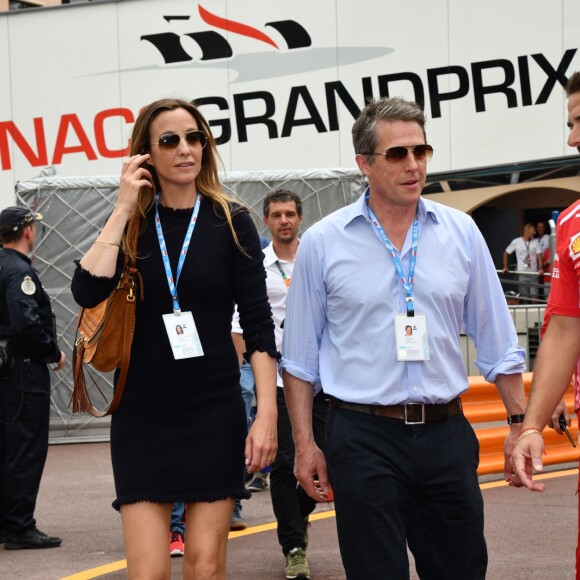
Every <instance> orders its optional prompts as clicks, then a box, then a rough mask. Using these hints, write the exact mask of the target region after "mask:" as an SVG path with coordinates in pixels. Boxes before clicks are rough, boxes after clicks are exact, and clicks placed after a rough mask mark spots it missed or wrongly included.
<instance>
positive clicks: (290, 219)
mask: <svg viewBox="0 0 580 580" xmlns="http://www.w3.org/2000/svg"><path fill="white" fill-rule="evenodd" d="M262 219H263V221H264V224H265V225H266V227H267V228H268V230H269V231H270V235H271V237H272V242H271V243H270V245H268V246H267V247H266V248H264V268H265V270H266V287H267V290H268V298H269V300H270V306H271V307H272V318H273V319H274V327H275V335H276V348H277V349H278V350H279V351H281V350H282V336H283V332H284V330H283V328H284V319H285V316H286V297H287V295H288V289H289V287H290V283H291V280H292V273H293V270H294V259H295V257H296V252H297V250H298V244H299V239H298V233H299V229H300V224H301V223H302V200H301V199H300V196H298V195H297V194H296V193H294V192H291V191H288V190H284V189H277V190H275V191H272V192H270V193H269V194H268V195H266V197H265V198H264V202H263V218H262ZM241 333H242V329H241V327H240V325H239V318H238V317H237V312H236V314H234V319H233V321H232V335H233V338H234V343H236V344H238V345H239V344H240V340H241ZM242 344H243V343H242ZM237 348H238V349H239V346H238V347H237ZM277 383H278V393H277V403H278V454H277V456H276V460H275V461H274V463H273V464H272V466H271V471H270V493H271V498H272V507H273V509H274V515H275V516H276V520H277V522H278V528H277V533H278V542H279V543H280V546H281V547H282V552H283V554H284V556H285V558H286V570H285V573H286V578H289V579H293V578H304V579H305V578H310V570H309V565H308V561H307V558H306V547H307V544H308V525H309V524H308V516H309V515H310V513H312V511H313V510H314V508H315V507H316V501H315V500H314V499H312V498H311V497H310V496H309V495H308V494H306V493H305V492H304V490H303V489H302V487H300V486H299V485H297V480H296V478H295V476H294V453H295V450H294V442H293V440H292V427H291V423H290V418H289V416H288V410H287V408H286V401H285V397H284V390H283V388H282V378H281V377H280V376H279V377H278V381H277ZM312 407H313V408H312V424H313V430H314V437H315V439H316V442H317V445H318V446H319V447H320V448H321V449H322V450H324V449H325V442H324V430H325V425H326V415H327V410H328V400H327V397H326V396H325V394H324V393H323V392H322V391H321V392H320V393H318V394H317V395H316V396H315V397H314V399H313V404H312ZM248 489H251V488H250V487H248ZM321 500H324V498H321Z"/></svg>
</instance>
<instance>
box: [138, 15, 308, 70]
mask: <svg viewBox="0 0 580 580" xmlns="http://www.w3.org/2000/svg"><path fill="white" fill-rule="evenodd" d="M198 10H199V15H200V16H201V19H202V20H203V21H204V22H205V23H206V24H208V25H209V26H213V27H214V28H217V29H220V30H225V31H227V32H229V33H231V34H238V35H241V36H246V37H248V38H253V39H254V40H257V41H259V42H263V43H265V44H268V45H270V46H273V47H274V48H276V49H278V50H279V49H280V47H279V46H278V44H277V43H276V42H275V41H274V39H272V38H271V37H270V36H269V35H267V34H265V33H264V32H262V31H261V30H258V29H257V28H254V27H252V26H249V25H247V24H243V23H241V22H235V21H233V20H228V19H226V18H222V17H221V16H217V15H216V14H212V13H211V12H209V11H208V10H206V9H205V8H203V6H201V5H199V6H198ZM164 18H165V20H166V21H167V22H171V21H174V20H189V16H164ZM264 26H266V27H271V28H273V29H274V30H276V31H277V32H278V33H279V34H280V35H281V36H282V38H283V39H284V41H285V42H286V45H287V48H288V49H290V50H294V49H297V48H305V47H309V46H311V45H312V40H311V38H310V35H309V34H308V32H307V31H306V29H305V28H304V27H303V26H302V25H301V24H299V23H298V22H296V21H295V20H278V21H275V22H266V23H265V25H264ZM182 36H186V37H188V38H191V39H192V40H194V41H195V42H196V43H197V44H198V46H199V48H200V49H201V52H202V57H201V59H200V60H203V61H210V60H218V59H222V58H230V57H232V56H233V54H234V52H233V50H232V47H231V45H230V43H229V42H228V40H227V39H226V38H225V36H223V35H222V34H220V33H219V32H216V31H215V30H204V31H199V32H186V33H185V34H183V35H179V34H177V33H174V32H160V33H157V34H145V35H143V36H141V40H145V41H148V42H150V43H151V44H153V46H155V48H156V49H157V50H158V51H159V52H160V53H161V55H162V56H163V59H164V61H165V63H166V64H172V63H176V62H188V61H191V60H193V56H192V55H191V54H190V53H189V52H187V51H186V50H185V49H184V48H183V45H182V43H181V40H182Z"/></svg>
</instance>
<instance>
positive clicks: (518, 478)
mask: <svg viewBox="0 0 580 580" xmlns="http://www.w3.org/2000/svg"><path fill="white" fill-rule="evenodd" d="M525 433H526V432H525V431H524V434H525ZM543 452H544V440H543V438H542V436H541V435H540V434H539V433H536V432H531V433H530V434H529V435H525V436H524V437H522V438H521V439H520V440H519V441H518V442H517V443H516V445H515V447H514V450H513V453H512V459H511V462H512V466H513V470H514V474H513V480H512V478H510V485H512V486H514V487H521V486H525V487H527V488H528V489H529V490H531V491H540V492H541V491H544V489H545V487H546V486H545V485H544V484H543V483H534V482H533V481H532V473H533V472H534V471H543V469H544V465H543V464H542V454H543ZM512 481H513V482H512Z"/></svg>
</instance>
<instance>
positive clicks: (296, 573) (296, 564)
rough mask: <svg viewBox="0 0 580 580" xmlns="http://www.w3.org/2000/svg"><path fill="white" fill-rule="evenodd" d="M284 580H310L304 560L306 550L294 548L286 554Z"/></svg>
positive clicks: (308, 570) (308, 569)
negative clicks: (308, 579)
mask: <svg viewBox="0 0 580 580" xmlns="http://www.w3.org/2000/svg"><path fill="white" fill-rule="evenodd" d="M285 573H286V578H289V579H292V578H299V579H300V580H306V579H307V578H310V568H309V567H308V560H307V559H306V550H303V549H302V548H294V549H293V550H290V551H289V552H288V553H287V554H286V571H285Z"/></svg>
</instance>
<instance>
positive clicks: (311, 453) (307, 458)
mask: <svg viewBox="0 0 580 580" xmlns="http://www.w3.org/2000/svg"><path fill="white" fill-rule="evenodd" d="M294 475H295V476H296V479H297V480H298V483H300V485H301V486H302V488H303V489H304V491H305V492H306V493H307V494H308V495H309V496H310V497H311V498H312V499H313V500H315V501H326V498H327V495H328V493H329V491H330V483H329V482H328V472H327V470H326V459H325V458H324V454H323V453H322V451H321V450H320V448H319V447H317V446H316V444H315V443H314V442H312V443H310V444H308V445H304V446H302V447H300V446H298V445H296V458H295V460H294Z"/></svg>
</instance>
